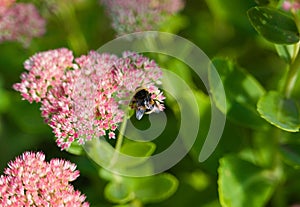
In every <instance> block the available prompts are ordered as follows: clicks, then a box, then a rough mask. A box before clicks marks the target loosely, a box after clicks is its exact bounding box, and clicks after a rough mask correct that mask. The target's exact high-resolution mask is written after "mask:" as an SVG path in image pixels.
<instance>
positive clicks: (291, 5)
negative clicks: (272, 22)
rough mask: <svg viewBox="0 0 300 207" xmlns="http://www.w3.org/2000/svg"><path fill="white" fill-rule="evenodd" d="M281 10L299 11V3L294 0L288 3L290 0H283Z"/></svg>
mask: <svg viewBox="0 0 300 207" xmlns="http://www.w3.org/2000/svg"><path fill="white" fill-rule="evenodd" d="M282 8H283V9H284V10H286V11H290V10H299V9H300V2H299V1H297V0H295V1H293V0H292V1H290V0H285V1H284V2H283V4H282Z"/></svg>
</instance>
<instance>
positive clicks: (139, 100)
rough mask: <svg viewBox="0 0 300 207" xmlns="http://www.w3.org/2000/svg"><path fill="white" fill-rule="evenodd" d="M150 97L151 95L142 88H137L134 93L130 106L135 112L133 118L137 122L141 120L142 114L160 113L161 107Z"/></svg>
mask: <svg viewBox="0 0 300 207" xmlns="http://www.w3.org/2000/svg"><path fill="white" fill-rule="evenodd" d="M152 95H153V93H150V92H149V91H148V89H147V88H144V87H141V88H138V89H137V90H136V91H135V94H134V96H133V98H132V99H131V102H130V106H131V108H132V109H135V110H136V114H135V117H136V118H137V119H138V120H141V118H142V117H143V116H144V114H151V113H153V112H155V113H158V112H160V111H161V108H162V107H163V105H162V104H161V103H160V102H159V101H158V100H154V99H153V98H152Z"/></svg>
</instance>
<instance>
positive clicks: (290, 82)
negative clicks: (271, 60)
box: [284, 55, 300, 98]
mask: <svg viewBox="0 0 300 207" xmlns="http://www.w3.org/2000/svg"><path fill="white" fill-rule="evenodd" d="M299 70H300V56H299V55H298V56H297V58H296V59H295V61H294V62H293V63H292V64H291V65H290V67H289V71H288V74H287V78H286V80H285V84H284V95H285V97H286V98H290V97H291V93H292V90H293V88H294V86H295V83H296V80H297V77H298V74H299Z"/></svg>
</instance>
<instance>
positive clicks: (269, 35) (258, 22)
mask: <svg viewBox="0 0 300 207" xmlns="http://www.w3.org/2000/svg"><path fill="white" fill-rule="evenodd" d="M248 17H249V19H250V21H251V24H252V26H253V27H254V28H255V30H256V31H257V32H258V33H259V34H260V35H262V36H263V37H264V38H265V39H267V40H269V41H270V42H273V43H277V44H293V43H296V42H298V41H299V32H298V29H297V26H296V24H295V22H294V20H293V19H292V18H291V17H290V16H288V15H287V14H285V13H283V12H281V11H279V10H276V9H274V8H269V7H253V8H251V9H249V10H248Z"/></svg>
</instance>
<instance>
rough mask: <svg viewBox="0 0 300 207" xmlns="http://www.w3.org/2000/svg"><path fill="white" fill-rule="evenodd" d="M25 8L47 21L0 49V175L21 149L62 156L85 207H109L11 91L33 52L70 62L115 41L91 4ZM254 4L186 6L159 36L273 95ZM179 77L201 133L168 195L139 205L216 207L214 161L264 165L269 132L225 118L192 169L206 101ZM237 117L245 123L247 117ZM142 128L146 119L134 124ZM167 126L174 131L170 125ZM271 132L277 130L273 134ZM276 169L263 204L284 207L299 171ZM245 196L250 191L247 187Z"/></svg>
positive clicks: (213, 1) (96, 182) (86, 168)
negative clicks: (171, 36)
mask: <svg viewBox="0 0 300 207" xmlns="http://www.w3.org/2000/svg"><path fill="white" fill-rule="evenodd" d="M27 2H33V3H35V4H36V5H37V7H38V8H39V9H40V11H41V14H42V15H43V16H44V17H45V18H46V19H47V31H46V34H45V35H44V36H42V37H39V38H35V39H34V40H33V41H32V42H31V44H30V46H29V48H23V47H22V45H21V44H20V43H16V42H3V43H1V44H0V115H1V116H0V170H1V172H2V171H3V169H4V168H5V167H6V166H7V162H8V161H9V160H12V159H14V157H16V156H18V155H20V154H22V153H23V152H24V151H27V150H29V151H43V152H44V153H45V154H46V158H47V160H50V159H51V158H53V157H59V158H66V159H69V160H70V161H72V162H74V163H76V164H77V166H78V169H79V170H80V172H81V176H80V177H79V178H78V179H77V180H76V181H75V182H74V183H73V184H74V186H75V188H76V189H79V190H80V191H81V192H82V193H84V194H85V195H86V196H87V201H89V202H90V203H91V206H112V205H113V204H112V203H110V202H109V201H107V200H106V199H105V198H104V196H103V189H104V186H105V185H106V184H107V181H105V180H103V179H101V178H99V176H98V169H97V165H96V164H95V163H94V162H93V161H91V160H90V159H89V158H87V157H86V156H75V155H71V154H69V153H68V152H65V151H60V149H59V148H58V147H57V146H56V144H55V142H54V137H53V134H52V132H51V129H50V127H48V126H47V124H45V123H44V121H43V119H42V117H41V115H40V111H39V107H40V105H39V104H35V103H33V104H30V103H28V102H27V101H22V100H21V96H20V94H19V93H18V92H16V91H14V90H13V89H12V85H13V84H14V83H16V82H19V81H20V78H19V76H20V74H21V73H22V72H24V68H23V63H24V61H25V60H26V59H28V58H29V57H30V56H32V55H33V54H35V53H37V52H39V51H44V50H50V49H55V48H60V47H67V48H70V49H71V50H73V51H74V55H75V56H77V57H78V56H80V55H81V54H86V53H87V52H88V51H89V50H96V49H98V48H99V47H100V46H101V45H103V44H105V43H106V42H108V41H110V40H112V39H114V38H115V36H116V34H115V32H114V31H113V30H112V29H111V26H110V23H111V21H110V19H109V18H108V17H107V16H106V15H105V13H104V8H103V7H102V6H101V5H100V4H99V2H98V1H96V0H86V1H84V0H80V1H79V0H78V1H74V3H68V4H66V5H69V7H71V9H70V8H65V10H63V9H62V10H61V11H60V12H59V14H53V13H50V12H49V11H47V10H46V9H45V8H44V5H43V3H41V2H40V1H38V0H36V1H27ZM255 5H256V4H255V2H254V1H253V0H243V1H241V0H207V1H204V0H198V1H192V0H187V1H186V6H185V8H184V9H183V10H182V11H181V12H180V13H179V14H178V15H177V16H175V17H173V18H172V19H171V22H172V23H171V24H168V25H167V26H166V27H165V28H162V30H163V31H169V32H173V33H175V34H178V35H179V36H182V37H184V38H186V39H188V40H190V41H192V42H193V43H195V44H196V45H197V46H198V47H200V48H201V49H202V50H203V51H204V52H205V53H206V54H207V55H208V56H209V57H210V58H214V57H218V56H219V57H225V58H230V59H231V60H233V61H234V62H235V63H238V65H239V66H241V67H242V68H244V69H245V71H246V72H247V74H250V75H252V76H253V77H254V78H256V80H257V81H258V83H259V84H261V85H262V86H263V87H264V88H265V90H276V88H277V83H278V81H279V80H280V78H281V77H282V76H283V75H284V73H285V68H286V65H285V62H284V61H283V60H282V59H280V58H279V57H278V55H277V53H276V50H275V47H274V46H273V44H271V43H269V42H267V41H266V40H264V39H263V38H262V37H260V36H259V35H258V34H257V32H256V31H255V30H254V29H253V27H252V26H251V24H250V21H249V19H248V17H247V13H246V12H247V10H248V9H249V8H251V7H253V6H255ZM70 11H72V12H70ZM77 38H78V39H77ZM157 62H158V64H162V65H163V66H164V67H165V68H167V69H170V70H171V68H168V66H174V68H175V69H174V70H175V72H176V67H179V68H180V67H181V65H180V64H177V63H176V61H173V62H172V61H171V62H169V63H160V62H159V61H157ZM179 70H180V69H178V70H177V71H179ZM187 77H188V79H189V80H191V82H190V85H191V87H193V89H194V92H195V93H196V94H198V95H197V100H198V102H199V105H200V112H201V126H200V131H201V133H200V134H201V135H199V138H198V140H197V142H196V144H195V146H194V147H193V149H192V150H191V152H190V153H189V154H188V155H187V156H186V157H185V158H184V159H183V160H181V161H180V162H179V163H178V164H177V165H176V166H174V167H173V168H171V169H170V170H168V172H169V173H171V174H173V175H174V176H175V177H177V179H178V180H179V186H178V189H177V191H176V193H175V194H174V195H173V196H171V197H170V198H168V199H167V200H164V201H162V202H160V203H154V204H146V205H145V206H165V207H171V206H201V207H202V206H203V207H213V206H221V205H220V201H219V193H218V184H217V179H218V167H219V164H220V163H219V160H220V159H221V158H222V157H224V156H225V155H228V154H233V155H235V154H239V153H241V152H242V153H245V154H247V153H246V151H247V150H248V151H249V150H250V151H251V150H252V149H253V148H254V149H255V150H257V151H256V152H259V153H261V154H260V155H259V156H257V157H256V158H255V159H261V158H262V157H264V158H265V160H264V161H262V160H260V161H261V162H265V163H268V162H269V161H270V160H272V150H269V148H270V146H272V144H273V140H272V138H273V137H272V136H273V135H272V133H269V131H267V132H265V131H260V130H254V129H253V128H251V127H249V126H246V125H245V126H243V124H241V123H240V122H239V121H237V120H235V117H234V116H233V118H232V119H230V117H229V118H228V121H227V123H226V126H225V130H224V134H223V136H222V139H221V141H220V143H219V145H218V147H217V149H216V151H215V152H214V153H213V154H212V155H211V156H210V157H209V159H208V160H206V161H205V162H203V163H199V162H198V154H199V151H200V149H201V146H202V143H203V140H202V139H201V138H203V137H205V134H206V133H207V129H208V126H209V124H210V107H209V104H210V103H209V99H208V97H207V96H206V95H205V94H207V91H205V90H202V89H203V87H202V84H201V81H200V80H198V79H195V78H193V77H192V75H191V73H190V72H187ZM299 82H300V81H299V80H298V81H297V84H296V86H297V87H296V89H295V90H294V95H295V97H297V98H298V100H299V98H300V95H299V93H297V92H299V91H300V86H299V85H300V84H299ZM225 89H226V88H225ZM226 93H230V91H226ZM166 103H167V107H168V104H170V106H169V107H172V103H168V101H166ZM166 113H167V114H168V116H169V117H176V114H174V111H172V110H167V112H166ZM240 115H241V116H244V117H245V119H247V114H243V115H242V114H240ZM259 118H260V117H259ZM173 119H174V120H176V119H175V118H173ZM262 120H263V119H262ZM146 122H147V120H145V121H144V122H142V123H138V124H144V123H146ZM146 124H147V123H146ZM173 124H174V125H176V124H177V123H176V121H174V123H173ZM174 125H172V124H170V126H169V128H167V129H165V132H164V136H165V137H171V136H172V135H173V134H172V133H173V131H172V127H174ZM266 125H268V124H267V123H266ZM268 127H270V126H269V125H268ZM270 128H271V129H272V127H270ZM270 128H269V129H270ZM274 133H278V132H276V130H275V131H274ZM283 134H284V135H282V136H284V137H289V136H292V137H293V139H294V140H295V142H297V139H298V140H299V138H300V137H299V133H293V134H292V135H290V134H288V133H287V132H284V133H283ZM274 136H275V135H274ZM297 143H298V142H297ZM156 144H157V148H158V150H159V149H160V148H162V147H167V145H168V144H169V139H167V138H166V139H159V141H157V142H156ZM264 150H265V151H264ZM250 154H251V153H250ZM254 154H255V153H254ZM256 155H257V154H256ZM247 156H248V155H246V157H247ZM224 162H226V161H224ZM265 166H266V165H265ZM245 168H246V169H247V167H245ZM284 170H286V171H287V173H286V176H285V182H284V183H280V184H278V186H279V187H278V188H276V190H274V191H273V194H272V195H273V196H269V197H270V199H268V200H267V201H266V203H265V204H264V205H266V206H290V205H292V204H295V203H300V197H299V192H300V183H299V179H298V177H299V170H297V169H295V168H292V167H284ZM241 171H243V169H241ZM246 175H247V174H246ZM246 175H245V176H246ZM232 185H233V186H232V187H233V188H232V189H230V190H232V191H234V189H236V188H237V187H236V185H235V184H234V183H233V184H232ZM252 191H255V188H253V189H252ZM237 199H238V198H237Z"/></svg>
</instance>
